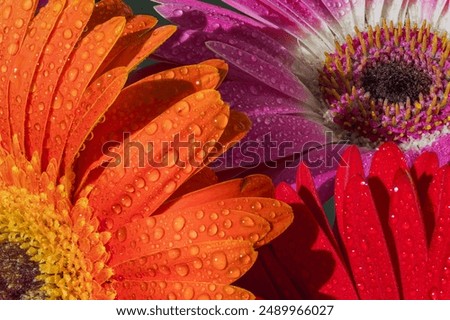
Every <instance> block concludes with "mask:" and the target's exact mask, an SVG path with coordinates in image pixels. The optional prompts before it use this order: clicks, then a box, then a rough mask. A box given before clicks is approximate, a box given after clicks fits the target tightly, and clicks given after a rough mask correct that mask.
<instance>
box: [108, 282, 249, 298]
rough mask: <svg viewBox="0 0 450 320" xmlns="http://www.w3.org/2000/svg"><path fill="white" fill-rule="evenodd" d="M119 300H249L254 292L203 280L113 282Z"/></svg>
mask: <svg viewBox="0 0 450 320" xmlns="http://www.w3.org/2000/svg"><path fill="white" fill-rule="evenodd" d="M113 287H114V289H115V290H116V292H117V299H119V300H168V299H179V300H190V299H195V300H210V299H211V300H218V299H224V300H249V299H254V296H253V294H252V293H250V292H248V291H247V290H244V289H242V288H238V287H235V286H230V285H223V284H212V283H203V282H192V283H189V282H186V283H183V282H167V281H154V282H152V281H148V282H145V281H126V280H125V281H117V282H114V283H113Z"/></svg>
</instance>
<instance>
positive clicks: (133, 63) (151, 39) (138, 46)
mask: <svg viewBox="0 0 450 320" xmlns="http://www.w3.org/2000/svg"><path fill="white" fill-rule="evenodd" d="M176 29H177V28H176V27H175V26H172V25H168V26H163V27H159V28H157V29H155V30H152V31H150V32H149V33H148V34H145V35H143V36H142V37H140V38H139V39H137V41H136V42H134V43H131V44H130V45H129V46H128V48H126V49H125V50H123V51H122V52H121V53H120V55H118V56H117V57H116V59H114V61H112V63H111V64H110V65H109V66H108V69H110V68H117V67H127V68H128V69H129V70H130V71H131V70H133V69H134V68H136V67H137V66H138V65H139V64H140V63H141V62H142V61H144V60H145V59H146V58H147V57H148V56H149V55H150V54H152V53H153V52H154V51H155V50H156V49H157V48H158V47H159V46H161V45H162V44H163V43H164V42H165V41H166V40H167V39H168V38H169V37H170V36H171V35H173V34H174V33H175V31H176Z"/></svg>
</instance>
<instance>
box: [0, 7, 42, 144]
mask: <svg viewBox="0 0 450 320" xmlns="http://www.w3.org/2000/svg"><path fill="white" fill-rule="evenodd" d="M36 6H37V1H36V0H27V1H13V0H4V1H2V3H1V4H0V12H1V15H2V18H1V19H0V29H1V30H2V41H1V42H0V57H1V61H2V63H1V65H0V71H1V72H2V77H0V111H1V115H2V116H1V117H0V138H1V139H0V141H1V142H2V145H3V146H4V147H5V148H6V149H7V150H9V149H10V147H11V142H12V141H11V137H12V135H11V132H10V121H11V120H10V116H13V114H14V112H12V110H10V109H11V108H10V106H9V101H8V100H9V99H8V96H9V81H10V78H11V74H12V73H13V71H14V70H13V69H14V67H13V66H14V62H15V60H16V55H17V52H18V51H19V49H20V46H21V45H22V43H23V39H24V38H25V35H26V33H27V30H28V24H29V23H30V20H31V19H32V17H33V16H34V12H35V10H36ZM5 30H7V32H6V31H5ZM13 120H15V119H14V118H13ZM20 121H22V119H21V120H20Z"/></svg>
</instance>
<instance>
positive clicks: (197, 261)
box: [192, 258, 203, 270]
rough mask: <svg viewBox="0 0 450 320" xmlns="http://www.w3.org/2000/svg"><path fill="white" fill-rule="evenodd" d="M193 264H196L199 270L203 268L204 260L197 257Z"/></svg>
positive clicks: (195, 266)
mask: <svg viewBox="0 0 450 320" xmlns="http://www.w3.org/2000/svg"><path fill="white" fill-rule="evenodd" d="M192 265H193V266H194V268H195V269H197V270H199V269H201V268H203V262H202V260H200V259H198V258H197V259H195V260H194V261H192Z"/></svg>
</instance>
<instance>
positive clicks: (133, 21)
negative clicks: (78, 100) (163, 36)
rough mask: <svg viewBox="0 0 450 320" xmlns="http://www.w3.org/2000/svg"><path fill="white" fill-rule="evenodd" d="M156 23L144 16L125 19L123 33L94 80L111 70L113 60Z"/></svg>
mask: <svg viewBox="0 0 450 320" xmlns="http://www.w3.org/2000/svg"><path fill="white" fill-rule="evenodd" d="M157 22H158V20H157V19H156V18H154V17H152V16H146V15H138V16H132V17H130V18H129V19H127V23H126V25H125V30H124V31H123V33H122V36H121V37H120V39H119V40H118V41H117V43H116V45H115V46H114V47H113V48H112V50H111V52H110V53H109V55H108V57H106V59H105V61H103V64H102V65H101V66H100V68H99V69H98V71H97V74H96V75H95V76H94V79H96V78H98V77H99V76H100V75H101V74H103V73H104V72H105V70H110V69H111V68H108V66H109V64H110V63H111V62H112V61H113V60H114V59H116V58H117V57H118V56H119V55H120V54H121V52H122V51H123V50H125V49H126V48H128V47H129V46H131V45H132V44H134V43H136V42H138V41H139V39H140V38H141V37H142V36H143V34H144V33H146V32H148V31H149V30H150V29H151V28H153V27H154V26H155V25H156V23H157Z"/></svg>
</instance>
